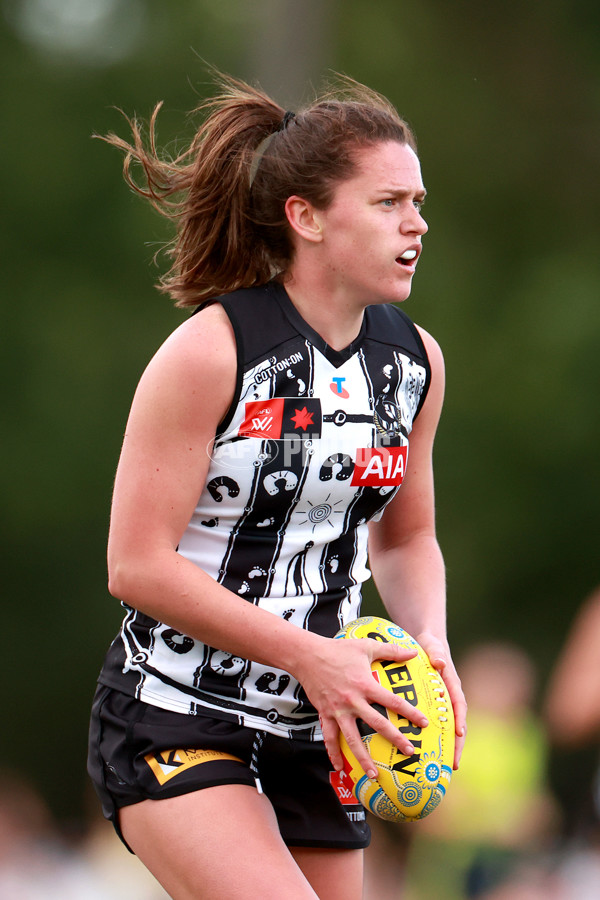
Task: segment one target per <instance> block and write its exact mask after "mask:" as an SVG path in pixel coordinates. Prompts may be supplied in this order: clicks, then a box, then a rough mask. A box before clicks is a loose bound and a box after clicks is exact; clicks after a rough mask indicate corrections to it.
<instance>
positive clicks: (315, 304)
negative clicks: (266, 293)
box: [283, 270, 364, 350]
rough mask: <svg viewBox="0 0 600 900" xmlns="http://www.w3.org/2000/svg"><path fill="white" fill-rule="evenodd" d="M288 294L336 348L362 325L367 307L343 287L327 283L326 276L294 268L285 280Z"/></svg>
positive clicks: (345, 345) (351, 338)
mask: <svg viewBox="0 0 600 900" xmlns="http://www.w3.org/2000/svg"><path fill="white" fill-rule="evenodd" d="M283 284H284V286H285V289H286V291H287V293H288V296H289V298H290V300H291V301H292V303H293V304H294V306H295V307H296V309H297V310H298V312H299V313H300V315H301V316H302V318H303V319H304V321H305V322H307V323H308V324H309V325H310V326H311V328H314V330H315V331H316V332H317V334H320V335H321V337H322V338H323V340H324V341H326V343H327V344H328V345H329V346H330V347H332V348H333V349H334V350H344V349H345V348H346V347H348V346H349V345H350V344H351V343H352V341H354V340H355V339H356V338H357V337H358V335H359V333H360V329H361V327H362V323H363V316H364V307H363V306H362V305H360V304H356V305H353V304H351V303H349V302H348V299H347V298H345V297H343V296H342V292H341V291H337V292H336V291H335V290H332V289H331V287H330V286H329V285H325V286H324V285H323V279H322V278H312V277H311V276H310V274H307V273H305V272H301V271H300V272H298V271H296V270H293V271H292V272H291V273H290V275H289V276H288V277H287V278H285V279H284V282H283Z"/></svg>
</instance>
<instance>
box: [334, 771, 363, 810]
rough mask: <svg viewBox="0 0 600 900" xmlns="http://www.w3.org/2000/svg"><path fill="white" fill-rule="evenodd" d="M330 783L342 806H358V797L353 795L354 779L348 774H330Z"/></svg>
mask: <svg viewBox="0 0 600 900" xmlns="http://www.w3.org/2000/svg"><path fill="white" fill-rule="evenodd" d="M329 782H330V784H331V787H332V788H333V789H334V791H335V792H336V794H337V797H338V800H339V801H340V803H341V804H342V806H349V805H353V806H356V802H357V801H356V797H355V796H354V794H353V793H352V779H351V778H350V776H349V775H347V774H346V772H330V773H329Z"/></svg>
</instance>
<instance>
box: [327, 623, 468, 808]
mask: <svg viewBox="0 0 600 900" xmlns="http://www.w3.org/2000/svg"><path fill="white" fill-rule="evenodd" d="M336 638H374V639H375V640H378V641H385V642H388V643H392V644H398V645H399V646H401V647H405V648H406V649H410V650H412V649H415V650H417V656H415V657H413V658H412V659H409V660H407V661H406V662H403V663H398V662H389V661H386V660H375V662H374V663H373V665H372V666H371V669H372V672H373V677H374V678H376V680H377V681H378V682H379V684H381V685H382V687H384V688H386V689H387V690H388V691H391V692H392V693H393V694H397V695H399V696H402V697H403V698H404V699H405V700H408V702H409V703H410V704H411V705H412V706H418V707H419V709H420V710H421V712H423V713H425V715H426V716H427V718H428V720H429V724H428V725H427V726H426V727H425V728H421V727H419V726H417V725H414V724H413V723H412V722H410V721H409V720H408V719H405V718H403V717H402V716H400V715H398V714H397V713H395V712H393V711H392V710H389V709H384V708H383V707H379V706H377V709H378V711H379V712H381V713H383V714H384V715H386V716H387V718H388V719H389V721H390V722H392V723H393V724H394V725H395V726H396V727H397V728H398V730H399V731H401V732H402V733H403V734H405V735H407V737H408V738H409V739H410V742H411V743H412V745H413V747H414V748H415V752H414V754H413V755H412V756H404V754H403V753H401V752H400V750H398V749H397V747H394V745H393V744H391V743H390V742H389V741H388V740H387V739H386V738H384V737H382V735H380V734H379V733H378V732H376V731H373V729H372V728H371V727H370V726H368V725H366V723H364V722H362V721H360V720H359V721H358V722H357V725H358V728H359V731H360V734H361V737H362V740H363V743H364V745H365V746H366V748H367V749H368V751H369V753H370V755H371V758H372V759H373V762H374V763H375V765H376V766H377V769H378V771H379V775H378V778H377V779H376V780H375V781H373V780H371V779H370V778H368V777H367V775H366V774H365V771H364V769H363V768H362V766H360V765H359V763H358V762H357V760H356V757H355V756H354V754H353V753H352V751H351V750H350V747H349V746H348V743H347V741H346V739H345V738H344V736H343V735H342V734H340V746H341V750H342V755H343V757H344V770H345V772H346V774H347V775H348V776H349V777H350V780H351V781H352V784H353V785H354V795H355V797H356V799H357V800H358V801H359V803H362V805H363V806H364V807H365V808H366V809H367V810H368V811H369V812H372V813H373V814H374V815H375V816H377V817H378V818H380V819H387V820H388V821H392V822H405V821H409V822H411V821H415V820H416V819H423V818H425V816H428V815H429V814H430V813H431V812H433V810H434V809H435V808H436V807H437V806H439V804H440V803H441V801H442V800H443V798H444V795H445V793H446V788H447V787H448V785H449V784H450V779H451V778H452V761H453V758H454V713H453V711H452V703H451V702H450V698H449V696H448V691H447V688H446V685H445V684H444V681H443V679H442V677H441V675H440V674H439V672H438V671H437V670H436V669H434V668H433V666H432V665H431V663H430V662H429V658H428V656H427V654H426V653H425V652H424V650H423V649H422V648H421V647H420V646H419V644H418V643H417V641H415V639H414V638H412V637H411V636H410V635H409V634H407V632H406V631H404V629H402V628H400V627H399V626H398V625H394V623H393V622H388V621H387V619H382V618H380V617H379V616H362V618H360V619H355V620H354V621H353V622H350V623H349V624H348V625H346V626H345V627H344V628H342V629H341V631H339V632H338V633H337V634H336Z"/></svg>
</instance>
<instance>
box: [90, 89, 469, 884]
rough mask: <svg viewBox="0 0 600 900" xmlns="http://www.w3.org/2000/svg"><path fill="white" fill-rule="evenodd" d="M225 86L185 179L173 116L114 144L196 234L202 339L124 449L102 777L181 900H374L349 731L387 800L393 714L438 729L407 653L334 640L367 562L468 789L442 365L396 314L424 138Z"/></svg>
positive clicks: (343, 95)
mask: <svg viewBox="0 0 600 900" xmlns="http://www.w3.org/2000/svg"><path fill="white" fill-rule="evenodd" d="M219 83H220V87H221V93H220V94H219V95H218V96H217V97H216V98H214V99H212V100H209V101H208V102H207V103H206V104H205V105H204V107H203V111H204V112H205V113H207V117H206V118H205V121H204V123H203V124H202V125H201V127H200V128H199V130H198V133H197V134H196V136H195V137H194V139H193V140H192V142H191V145H190V146H189V148H188V149H187V150H186V151H184V152H183V153H182V154H181V155H180V156H178V157H177V159H167V158H165V159H161V158H160V157H159V156H158V154H157V151H156V144H155V136H154V123H155V120H156V113H157V112H158V107H157V109H156V110H155V113H154V116H153V119H152V122H151V130H150V140H149V148H148V149H147V148H146V146H145V143H144V141H143V139H142V134H141V132H140V128H139V126H138V124H137V123H136V122H132V123H131V125H132V128H133V135H134V139H133V143H132V144H129V143H127V142H126V141H123V140H121V139H120V138H118V137H116V136H114V135H110V136H108V138H107V140H108V141H109V142H110V143H112V144H114V145H116V146H117V147H119V148H120V149H122V150H124V151H125V153H126V154H127V155H126V162H125V173H126V176H127V178H128V181H129V183H130V184H131V185H132V186H133V187H134V188H135V190H137V191H138V192H139V193H140V194H142V195H143V196H144V197H146V198H147V199H149V200H150V201H151V202H152V203H153V204H154V205H155V206H156V208H157V209H159V210H160V211H161V212H162V213H164V214H166V215H168V216H170V217H172V218H173V220H174V221H175V222H176V225H177V237H176V239H175V241H174V243H173V245H172V247H171V254H172V260H173V267H172V269H171V271H170V272H169V274H168V275H167V276H166V277H165V278H164V279H163V281H162V287H163V289H164V290H165V291H166V292H167V293H169V294H170V295H171V296H172V297H173V298H174V299H175V300H176V302H177V304H178V305H180V306H183V307H190V308H195V309H196V314H195V315H192V316H191V317H190V318H189V319H188V320H187V321H186V322H185V323H184V324H183V325H181V326H180V327H179V328H178V329H177V330H176V331H175V332H174V333H173V334H172V335H171V337H170V338H169V339H168V340H167V341H166V342H165V344H164V345H163V346H162V347H161V349H160V350H159V351H158V353H157V354H156V356H155V357H154V358H153V360H152V361H151V362H150V364H149V366H148V368H147V369H146V371H145V373H144V375H143V376H142V379H141V381H140V384H139V386H138V389H137V392H136V395H135V398H134V401H133V405H132V409H131V414H130V417H129V421H128V424H127V429H126V435H125V440H124V444H123V450H122V454H121V458H120V462H119V466H118V471H117V476H116V482H115V490H114V497H113V505H112V515H111V527H110V537H109V553H108V556H109V581H110V585H109V586H110V590H111V593H112V594H113V595H114V596H115V597H117V598H119V599H120V600H121V601H122V603H123V605H124V606H125V610H126V613H125V619H124V622H123V626H122V629H121V632H120V635H119V636H118V637H117V638H116V639H115V641H114V642H113V644H112V646H111V649H110V650H109V653H108V655H107V658H106V660H105V664H104V667H103V669H102V673H101V675H100V678H99V687H98V691H97V695H96V698H95V702H94V707H93V714H92V724H91V734H90V752H89V771H90V773H91V775H92V778H93V780H94V783H95V786H96V789H97V791H98V793H99V795H100V797H101V799H102V803H103V809H104V813H105V815H106V817H107V818H110V819H111V820H112V821H113V823H114V825H115V827H116V829H117V831H118V833H119V834H120V836H121V837H122V838H123V840H124V841H125V842H126V843H127V845H128V846H129V848H130V849H132V851H133V852H135V853H136V854H137V855H138V856H139V858H140V859H141V860H142V861H143V862H144V863H145V865H146V866H147V867H148V868H149V869H150V871H151V872H153V873H154V874H155V876H156V877H157V879H158V880H159V881H160V883H161V884H162V885H163V886H164V887H165V889H166V890H167V891H168V892H169V894H170V895H171V896H172V897H174V898H176V900H183V898H192V897H194V898H196V897H213V896H214V897H219V898H220V900H225V898H229V897H231V898H233V897H236V898H240V897H248V898H256V897H262V898H271V897H272V898H278V900H279V898H281V897H286V900H300V898H311V897H315V896H319V897H321V898H328V900H336V898H339V900H342V898H343V900H358V898H360V897H361V896H362V868H363V848H364V847H366V846H367V844H368V842H369V827H368V824H367V823H366V820H365V811H364V809H363V808H362V807H361V806H360V805H359V804H354V803H351V804H350V805H348V804H345V805H342V803H341V802H340V801H339V800H338V795H337V794H336V790H335V788H336V785H338V786H339V772H340V770H341V769H342V766H343V760H342V756H341V752H340V747H339V733H340V732H343V733H344V735H345V737H346V739H347V740H348V743H349V745H350V747H351V748H352V750H353V751H354V753H355V755H356V757H357V758H358V759H359V761H360V762H361V764H362V765H363V767H364V768H365V771H367V773H369V774H370V775H371V777H376V774H377V772H376V769H375V768H374V764H373V762H372V760H371V759H370V757H369V755H368V753H367V752H366V750H365V748H364V745H363V744H362V742H361V739H360V736H359V732H358V729H357V724H356V720H357V719H358V718H361V719H363V720H365V721H366V722H367V723H369V724H370V725H371V726H372V727H373V728H375V729H376V730H378V731H380V732H381V733H382V734H384V735H385V736H386V737H388V738H389V739H390V740H391V741H392V742H393V743H394V744H395V745H396V746H397V747H398V748H399V749H400V750H401V751H402V752H403V753H412V752H413V748H412V745H411V744H410V741H409V738H408V737H407V736H405V735H401V734H400V733H399V732H398V731H397V730H396V729H395V728H394V727H393V726H392V725H391V723H390V722H389V721H388V719H387V718H386V717H385V716H383V715H382V714H381V713H380V712H378V710H377V709H376V707H375V706H374V705H373V704H376V703H379V704H383V705H386V706H388V707H390V708H394V709H396V710H397V711H398V712H399V713H401V714H402V715H405V716H407V717H408V718H409V719H410V720H411V721H413V722H414V723H415V724H416V725H417V726H424V725H425V724H426V719H425V717H424V716H423V714H422V713H421V712H420V711H419V710H418V709H415V708H414V707H412V706H411V705H410V704H409V703H407V702H406V701H405V700H402V699H400V698H398V697H392V696H391V695H390V694H389V693H388V692H386V691H385V690H384V689H383V688H381V687H380V686H379V685H377V684H376V682H375V681H374V679H373V678H372V675H371V662H372V661H373V660H374V659H375V658H385V659H389V658H390V653H391V654H392V655H393V656H394V658H395V659H398V660H405V659H407V658H408V657H409V656H410V655H412V654H410V653H407V652H406V651H404V650H401V649H400V648H398V647H392V646H391V645H385V646H384V645H382V644H381V643H380V642H378V641H372V640H370V639H366V640H361V641H335V640H332V638H333V637H334V635H335V633H336V632H337V631H338V629H339V628H340V626H342V625H344V624H345V623H347V622H349V621H351V620H352V619H354V618H356V616H357V615H358V614H359V610H360V591H361V583H362V582H363V581H364V580H365V579H366V578H367V577H368V576H369V574H370V572H369V570H368V569H367V538H368V551H369V565H370V568H371V569H372V571H373V575H374V577H375V581H376V584H377V587H378V589H379V592H380V595H381V597H382V600H383V602H384V604H385V606H386V608H387V610H388V613H389V616H390V618H391V619H393V620H394V621H396V622H398V623H400V624H401V625H402V627H404V628H406V629H407V630H408V631H409V632H410V633H411V634H413V635H414V636H415V637H416V638H417V639H418V640H419V641H420V643H421V645H422V646H423V647H424V649H425V650H426V652H427V653H428V654H429V656H430V658H431V661H432V663H433V664H434V666H436V667H437V668H438V669H439V670H440V671H441V673H442V675H443V677H444V679H445V681H446V683H447V685H448V688H449V692H450V696H451V697H452V701H453V704H454V708H455V716H456V729H457V742H456V758H455V765H456V766H457V765H458V760H459V758H460V753H461V749H462V743H463V740H464V734H465V705H464V697H463V694H462V691H461V688H460V682H459V680H458V678H457V675H456V671H455V669H454V665H453V663H452V659H451V654H450V650H449V647H448V643H447V639H446V626H445V584H444V582H445V578H444V566H443V561H442V557H441V553H440V549H439V546H438V544H437V540H436V536H435V525H434V503H433V476H432V446H433V440H434V435H435V432H436V428H437V423H438V419H439V416H440V411H441V406H442V400H443V391H444V373H443V358H442V354H441V351H440V349H439V347H438V345H437V343H436V342H435V341H434V339H433V338H432V337H431V336H430V335H429V334H427V333H426V332H425V331H424V330H423V329H421V328H418V327H417V326H415V325H414V324H413V323H412V322H411V320H410V319H409V318H408V317H407V316H406V315H405V314H404V313H403V312H402V311H401V310H399V309H398V308H396V307H395V306H392V305H391V304H392V303H401V302H402V301H403V300H405V299H406V298H407V297H408V296H409V294H410V290H411V283H412V278H413V275H414V273H415V268H416V265H417V262H418V259H419V257H420V254H421V250H422V238H423V235H424V234H425V232H426V231H427V226H426V224H425V221H424V219H423V217H422V215H421V206H422V204H423V201H424V199H425V188H424V185H423V181H422V176H421V170H420V165H419V160H418V157H417V154H416V152H415V140H414V137H413V135H412V133H411V131H410V129H409V127H408V126H407V124H406V123H405V122H404V121H403V120H402V119H401V118H400V117H399V115H398V113H397V112H396V110H395V109H393V107H392V106H391V105H390V104H389V103H388V102H387V101H386V100H385V99H384V98H382V97H380V96H379V95H377V94H375V93H374V92H373V91H370V90H369V89H367V88H365V87H363V86H361V85H358V84H356V83H355V82H352V81H351V80H350V79H347V80H345V81H343V83H342V86H341V89H340V90H338V91H334V92H333V93H330V94H328V95H326V96H325V97H323V98H321V99H317V100H316V101H315V102H314V103H312V104H311V105H309V106H308V107H307V108H305V109H303V110H301V111H300V112H298V113H297V114H295V113H292V112H289V111H288V112H286V111H285V110H284V109H282V108H281V107H280V106H279V105H277V104H276V103H275V102H274V101H272V100H271V99H270V98H269V97H268V96H266V95H265V94H264V93H263V92H261V91H260V90H258V89H255V88H252V87H250V86H248V85H246V84H244V83H242V82H239V81H237V80H235V79H231V78H228V77H221V78H220V79H219ZM132 162H137V163H138V164H139V165H140V166H141V171H142V173H143V183H142V184H140V185H138V184H136V182H135V181H134V180H133V178H132V176H131V164H132ZM215 298H218V299H215ZM409 441H410V455H408V445H409ZM403 482H404V483H403ZM401 484H402V487H401V488H400V485H401ZM328 754H329V758H328Z"/></svg>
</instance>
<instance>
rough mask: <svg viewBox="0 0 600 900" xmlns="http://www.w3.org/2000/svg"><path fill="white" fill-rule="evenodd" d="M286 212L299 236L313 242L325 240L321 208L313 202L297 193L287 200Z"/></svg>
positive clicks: (291, 225)
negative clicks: (298, 195)
mask: <svg viewBox="0 0 600 900" xmlns="http://www.w3.org/2000/svg"><path fill="white" fill-rule="evenodd" d="M285 214H286V217H287V220H288V222H289V224H290V227H291V228H292V229H293V230H294V231H295V233H296V234H297V235H299V237H301V238H304V240H306V241H310V242H311V243H313V244H317V243H320V241H322V240H323V229H322V223H321V217H320V214H319V210H318V209H315V207H314V206H313V205H312V203H309V201H308V200H304V198H303V197H297V196H296V195H295V194H294V195H292V196H291V197H288V198H287V200H286V202H285Z"/></svg>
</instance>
